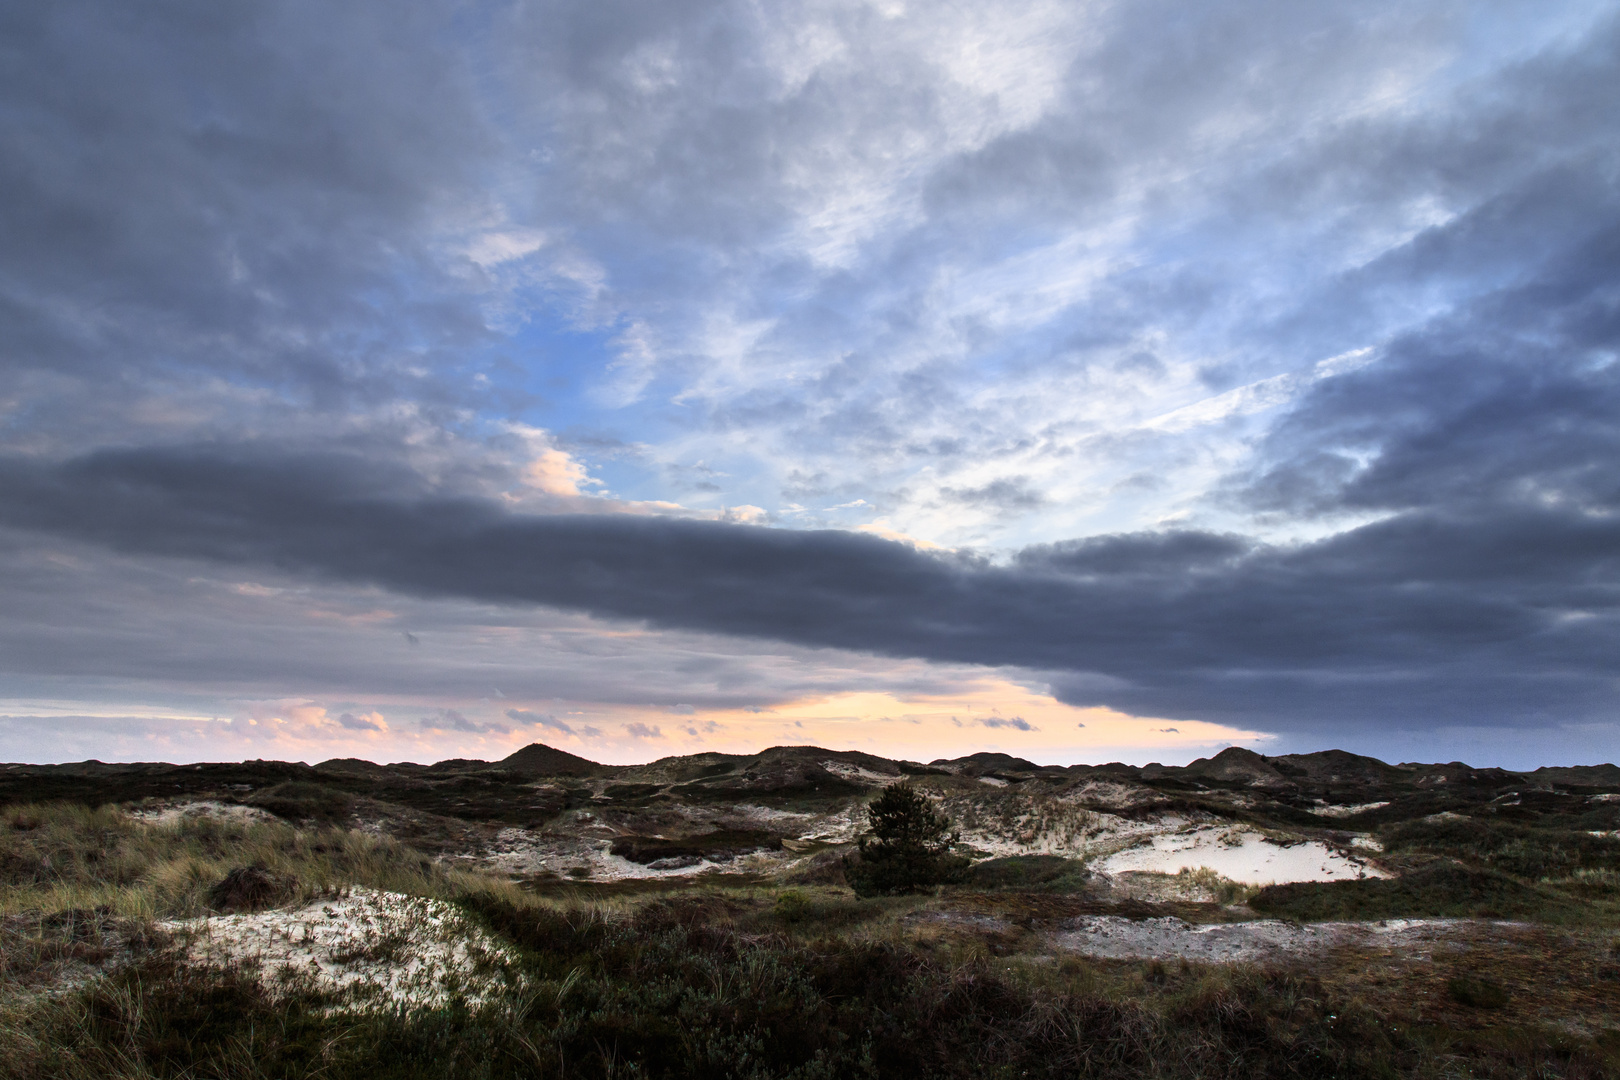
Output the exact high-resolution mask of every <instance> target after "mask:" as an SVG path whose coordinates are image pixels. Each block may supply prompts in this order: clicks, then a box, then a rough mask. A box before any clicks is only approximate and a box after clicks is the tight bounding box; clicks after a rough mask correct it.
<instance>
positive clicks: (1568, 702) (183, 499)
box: [0, 448, 1620, 728]
mask: <svg viewBox="0 0 1620 1080" xmlns="http://www.w3.org/2000/svg"><path fill="white" fill-rule="evenodd" d="M312 467H315V465H314V463H311V462H308V461H303V460H276V459H268V460H258V461H247V460H237V461H229V460H226V456H224V455H221V454H220V452H219V450H218V448H208V450H207V452H206V453H198V452H194V451H186V450H183V449H171V450H167V451H161V452H159V451H106V452H102V453H99V454H96V455H92V456H90V457H86V458H81V459H76V460H74V461H70V462H66V463H62V464H59V465H55V466H47V465H43V464H41V463H38V462H20V461H17V460H15V459H12V460H9V461H7V462H5V463H4V464H3V466H0V517H3V518H4V520H6V521H7V522H8V523H10V524H12V525H14V526H22V527H27V528H30V529H34V530H41V531H47V532H50V533H54V534H57V535H62V536H69V537H77V538H82V539H85V540H91V541H95V542H99V543H104V544H107V545H109V546H112V547H115V548H117V549H121V550H125V551H139V552H145V553H148V554H162V555H171V556H187V557H193V558H205V559H211V560H220V561H226V562H230V563H250V564H254V565H263V564H268V565H272V566H279V567H283V568H287V569H290V570H298V571H300V572H304V573H309V574H314V575H318V576H320V577H325V578H329V579H334V580H342V581H352V582H371V583H374V584H378V585H383V586H385V587H387V588H391V589H397V590H401V591H403V592H406V593H413V594H418V595H424V596H446V597H455V596H461V597H468V598H474V599H481V600H493V601H497V602H501V603H513V604H531V603H534V604H546V605H555V606H559V607H564V608H574V609H580V610H587V611H591V612H594V613H596V614H599V615H605V616H611V617H618V618H629V619H644V620H647V621H649V622H651V623H654V624H656V625H659V626H664V627H679V628H686V629H698V630H705V631H714V632H720V633H726V634H733V635H742V636H752V637H765V638H773V639H777V640H785V641H789V642H794V643H798V644H802V645H811V646H835V647H840V648H847V649H855V650H866V651H872V652H877V653H880V654H884V655H889V656H920V657H926V658H929V659H935V660H949V661H961V662H968V663H981V664H1016V665H1022V666H1025V667H1033V668H1040V669H1051V670H1054V671H1057V672H1065V671H1067V672H1073V673H1074V674H1075V677H1076V679H1075V681H1073V682H1065V681H1064V680H1063V679H1061V678H1060V679H1058V680H1057V681H1056V683H1055V685H1056V686H1057V688H1058V690H1059V692H1060V694H1063V695H1065V696H1068V697H1070V698H1071V699H1074V700H1084V701H1085V702H1086V703H1097V702H1102V703H1106V704H1113V705H1117V706H1119V707H1122V708H1128V709H1130V710H1131V711H1135V712H1138V713H1142V712H1147V713H1154V714H1158V715H1171V716H1195V715H1196V716H1203V717H1206V718H1211V717H1215V716H1220V717H1221V718H1223V719H1224V718H1228V717H1234V716H1241V717H1243V718H1244V719H1245V722H1248V723H1260V724H1263V725H1276V726H1282V727H1285V728H1287V727H1296V728H1297V727H1310V726H1313V725H1315V724H1317V723H1320V722H1324V721H1325V720H1326V719H1327V718H1330V717H1331V718H1332V720H1333V722H1335V723H1337V722H1341V721H1342V720H1343V718H1345V717H1346V716H1351V715H1354V716H1356V717H1359V718H1360V721H1359V722H1362V723H1366V724H1370V725H1378V724H1384V723H1388V724H1406V723H1411V722H1413V721H1414V720H1417V719H1420V718H1433V717H1434V716H1435V715H1436V713H1435V712H1434V710H1437V709H1439V710H1446V711H1447V714H1448V715H1460V714H1463V713H1466V714H1467V715H1468V716H1470V717H1471V718H1472V719H1474V720H1476V721H1478V722H1507V721H1509V720H1514V721H1517V720H1522V719H1524V718H1525V717H1527V716H1532V715H1534V716H1540V715H1543V714H1544V711H1545V709H1546V707H1547V702H1549V701H1556V702H1557V703H1558V705H1559V707H1561V708H1563V709H1565V710H1567V711H1568V712H1569V713H1570V714H1571V715H1579V714H1582V713H1583V712H1589V711H1590V710H1592V709H1593V708H1595V707H1597V706H1598V705H1599V704H1600V703H1601V701H1602V700H1603V695H1604V693H1605V691H1604V690H1603V688H1604V687H1606V686H1608V685H1609V684H1610V682H1611V680H1612V679H1613V678H1614V677H1615V675H1616V674H1617V671H1616V661H1615V659H1614V658H1615V657H1616V656H1617V655H1620V652H1617V651H1616V650H1615V649H1614V645H1615V644H1616V643H1617V642H1616V625H1617V624H1616V621H1615V607H1616V604H1617V602H1620V590H1617V588H1616V580H1617V574H1620V564H1617V560H1620V555H1617V552H1620V523H1617V521H1616V520H1614V519H1612V518H1608V517H1603V516H1594V515H1592V514H1589V513H1587V512H1585V511H1584V510H1582V509H1578V508H1562V507H1558V506H1556V505H1555V506H1547V505H1540V504H1536V503H1534V502H1529V503H1521V504H1514V505H1493V506H1491V507H1489V508H1488V512H1482V511H1480V510H1478V509H1477V508H1475V509H1469V508H1466V507H1460V508H1455V509H1443V508H1433V509H1426V510H1422V511H1411V512H1408V513H1405V514H1401V515H1398V516H1396V517H1393V518H1390V519H1388V520H1384V521H1380V522H1376V523H1374V524H1370V525H1366V526H1362V527H1360V528H1357V529H1353V530H1350V531H1348V532H1345V533H1341V534H1339V535H1336V536H1333V537H1331V538H1329V539H1326V540H1322V541H1318V542H1316V543H1312V544H1305V545H1300V546H1296V547H1257V548H1252V549H1249V550H1247V552H1246V553H1244V549H1243V546H1242V545H1241V544H1240V543H1238V542H1236V541H1233V540H1232V539H1231V538H1229V537H1221V536H1207V537H1196V536H1194V537H1188V536H1171V537H1158V536H1153V535H1148V536H1137V537H1115V538H1110V539H1107V540H1092V541H1089V542H1085V543H1082V544H1079V545H1073V546H1072V548H1073V550H1069V549H1064V548H1062V547H1060V548H1059V549H1058V550H1057V551H1056V552H1055V553H1054V551H1053V550H1051V549H1042V550H1039V551H1037V552H1035V553H1033V554H1031V555H1028V556H1027V557H1026V558H1024V559H1023V560H1020V561H1018V562H1015V563H1014V564H1013V565H1011V566H1007V567H996V566H992V565H989V564H987V563H984V562H976V561H974V560H971V559H964V558H960V557H940V556H936V555H929V554H925V553H922V552H918V551H915V550H913V549H911V548H910V547H907V546H905V545H901V544H894V543H888V542H885V541H881V540H877V539H874V538H870V537H866V536H862V535H856V534H850V533H841V532H790V531H786V530H774V529H763V528H752V527H746V526H733V525H725V524H722V523H717V522H701V521H690V520H677V519H660V518H647V517H632V516H608V515H595V516H585V517H579V516H549V517H529V516H521V515H515V514H512V513H510V512H508V511H506V510H504V509H502V508H501V507H499V506H498V505H496V504H493V503H486V502H481V501H478V500H472V499H466V500H443V499H415V498H409V497H406V498H400V499H388V498H385V497H381V496H380V495H379V494H377V493H375V492H371V491H369V490H367V489H365V487H364V486H363V485H359V484H349V483H348V482H347V481H346V480H345V478H344V477H345V469H344V467H343V464H342V462H341V461H331V462H327V463H325V464H324V465H323V466H320V472H321V477H320V479H319V481H318V482H317V481H316V480H315V479H313V478H308V477H306V476H305V475H304V473H305V472H306V470H308V469H310V468H312ZM337 492H347V494H335V493H337ZM1064 555H1069V556H1070V561H1069V562H1068V563H1065V562H1064V561H1063V557H1064ZM1212 557H1214V560H1215V561H1214V563H1213V564H1212V562H1211V559H1212ZM1088 559H1089V560H1090V562H1089V563H1088V561H1087V560H1088ZM1212 565H1214V566H1215V567H1216V568H1215V569H1211V568H1210V567H1211V566H1212ZM1076 566H1078V567H1079V568H1080V569H1081V571H1082V572H1080V573H1076V572H1075V568H1076ZM1110 567H1113V568H1120V569H1121V571H1122V572H1109V568H1110ZM1189 570H1191V571H1193V572H1190V573H1189V572H1188V571H1189ZM1097 674H1101V675H1105V676H1108V677H1110V678H1113V679H1116V680H1119V681H1118V683H1116V684H1111V685H1101V684H1099V683H1097V682H1095V681H1093V677H1094V676H1095V675H1097ZM1077 695H1084V697H1083V698H1081V697H1078V696H1077ZM1448 701H1450V702H1451V704H1449V705H1448V704H1447V702H1448Z"/></svg>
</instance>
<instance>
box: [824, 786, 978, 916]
mask: <svg viewBox="0 0 1620 1080" xmlns="http://www.w3.org/2000/svg"><path fill="white" fill-rule="evenodd" d="M866 816H867V822H868V824H869V826H870V828H871V833H870V834H869V835H867V836H863V837H862V838H861V840H860V844H859V849H860V850H859V853H858V854H857V855H856V856H855V857H854V858H852V859H850V860H849V861H848V862H846V863H845V865H844V873H845V875H846V876H847V877H848V878H849V883H850V885H851V886H852V887H853V888H854V889H855V893H856V895H858V896H902V895H904V894H906V893H912V892H920V891H922V890H923V889H929V888H932V887H934V886H935V885H943V884H946V883H949V882H952V881H957V880H960V879H961V877H962V875H963V874H964V873H965V871H966V869H967V860H966V859H963V858H961V857H960V856H955V855H952V854H950V851H951V848H953V847H954V846H955V845H956V843H957V841H958V840H959V839H960V835H959V834H957V833H954V832H952V831H951V822H950V819H949V818H947V817H946V816H945V815H944V814H942V813H940V812H938V811H937V810H935V809H934V807H933V804H932V803H930V802H929V801H928V797H927V796H926V795H924V794H922V792H920V791H918V790H916V789H915V788H913V787H912V786H911V785H910V784H909V783H908V782H906V781H904V780H902V781H900V782H899V783H895V784H890V785H889V786H888V787H886V788H884V789H883V793H882V794H881V795H879V796H878V797H877V798H876V799H873V800H872V801H871V802H870V803H869V804H867V808H866Z"/></svg>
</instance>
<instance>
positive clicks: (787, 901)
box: [772, 889, 810, 924]
mask: <svg viewBox="0 0 1620 1080" xmlns="http://www.w3.org/2000/svg"><path fill="white" fill-rule="evenodd" d="M772 910H773V911H774V913H775V915H776V917H777V918H778V919H781V920H782V921H783V922H785V923H789V924H792V923H798V922H803V921H804V918H805V916H806V915H808V914H809V913H810V898H809V897H808V896H806V895H805V894H804V893H802V892H800V891H799V890H798V889H788V890H786V891H785V892H783V893H781V894H780V895H778V896H777V898H776V904H775V905H774V907H773V908H772Z"/></svg>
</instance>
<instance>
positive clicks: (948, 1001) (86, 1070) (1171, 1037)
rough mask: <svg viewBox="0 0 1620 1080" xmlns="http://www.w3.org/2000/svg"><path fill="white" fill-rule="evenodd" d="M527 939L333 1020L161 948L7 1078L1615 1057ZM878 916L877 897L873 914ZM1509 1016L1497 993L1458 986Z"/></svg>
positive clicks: (698, 921)
mask: <svg viewBox="0 0 1620 1080" xmlns="http://www.w3.org/2000/svg"><path fill="white" fill-rule="evenodd" d="M464 903H465V904H466V906H467V908H468V909H469V910H470V911H471V912H473V913H474V914H475V916H476V917H477V918H478V919H479V920H480V921H482V922H483V924H484V925H485V926H487V927H488V928H490V929H491V930H493V931H494V932H496V933H498V934H499V935H500V936H501V937H503V938H504V939H505V940H507V941H509V942H511V943H513V945H514V946H515V947H516V949H517V950H518V952H519V954H520V957H521V964H522V966H523V968H524V970H525V972H526V974H527V975H528V978H529V980H530V982H529V989H528V991H527V992H526V993H525V994H524V995H523V996H522V997H521V999H520V1000H513V1001H510V1002H504V1003H501V1004H499V1005H497V1006H491V1007H485V1008H470V1007H468V1006H466V1005H457V1004H452V1005H450V1006H448V1007H445V1008H441V1009H434V1010H418V1011H414V1012H405V1011H381V1012H370V1013H364V1014H343V1013H329V1012H326V1011H325V1010H324V1004H325V1002H324V1000H323V999H322V998H320V997H319V996H308V995H305V996H293V997H286V998H279V999H278V998H275V997H272V996H270V995H269V994H267V993H266V991H265V990H264V989H263V988H262V986H261V984H259V983H258V982H256V981H255V980H253V979H251V978H249V977H247V976H246V975H244V974H243V973H240V972H230V971H203V970H198V969H188V968H183V967H179V966H177V965H176V964H175V963H174V962H173V959H172V958H171V957H170V956H169V955H168V954H166V953H164V952H163V951H162V950H160V949H153V950H148V951H147V952H145V953H144V954H143V956H142V959H140V960H139V961H138V962H137V963H135V964H132V965H130V966H128V967H125V968H123V969H121V970H120V971H118V972H117V973H116V974H114V975H113V976H112V977H111V978H109V979H107V980H105V981H103V982H101V983H99V984H95V985H93V986H90V987H87V988H86V989H84V990H82V991H80V992H78V993H76V994H73V995H70V996H68V997H66V998H58V999H48V1000H42V1001H41V1002H40V1003H38V1004H37V1005H36V1007H35V1008H33V1009H32V1010H30V1011H27V1012H25V1013H17V1012H15V1011H13V1012H11V1013H8V1014H6V1017H5V1022H6V1023H8V1024H9V1025H10V1027H9V1028H8V1029H7V1030H6V1031H5V1033H4V1034H5V1035H6V1036H7V1038H6V1039H5V1040H4V1042H3V1046H0V1069H4V1070H5V1074H6V1075H10V1076H19V1077H21V1076H30V1077H91V1076H96V1077H136V1076H140V1077H166V1078H167V1077H172V1078H176V1080H178V1078H181V1077H194V1076H207V1077H218V1078H221V1080H236V1078H244V1080H245V1078H255V1080H257V1078H266V1077H278V1078H279V1077H287V1078H314V1077H325V1078H330V1080H344V1078H349V1077H365V1078H366V1080H393V1078H401V1080H403V1078H407V1077H408V1078H412V1080H415V1078H432V1077H445V1078H451V1077H454V1078H458V1080H459V1078H463V1077H466V1078H473V1080H481V1078H506V1077H512V1078H516V1077H558V1078H562V1077H570V1078H572V1077H578V1078H605V1077H613V1076H645V1077H690V1078H709V1077H726V1076H732V1077H750V1078H755V1080H766V1078H811V1077H829V1078H831V1077H894V1078H912V1077H917V1078H922V1077H939V1078H958V1077H959V1078H963V1080H966V1078H980V1077H1002V1076H1006V1077H1037V1078H1038V1077H1098V1078H1103V1077H1110V1078H1112V1077H1118V1078H1127V1077H1129V1078H1136V1077H1143V1078H1146V1077H1153V1078H1180V1077H1185V1078H1189V1080H1191V1078H1200V1080H1204V1078H1231V1080H1238V1078H1242V1080H1248V1078H1251V1077H1259V1078H1270V1077H1276V1078H1284V1077H1286V1078H1300V1080H1304V1078H1315V1077H1322V1078H1327V1077H1386V1076H1432V1077H1436V1078H1438V1077H1444V1076H1465V1075H1466V1076H1482V1077H1530V1076H1535V1077H1567V1078H1571V1080H1574V1078H1583V1080H1584V1078H1592V1080H1596V1078H1598V1077H1603V1076H1610V1075H1613V1072H1612V1070H1613V1069H1614V1068H1615V1066H1616V1065H1617V1064H1620V1060H1617V1059H1616V1055H1615V1051H1616V1047H1614V1046H1612V1045H1608V1044H1605V1043H1603V1042H1601V1041H1599V1042H1594V1041H1592V1040H1584V1039H1580V1038H1575V1037H1571V1036H1569V1035H1567V1034H1563V1033H1560V1032H1559V1031H1557V1030H1556V1029H1551V1028H1535V1027H1532V1028H1519V1029H1515V1030H1513V1031H1511V1032H1508V1033H1504V1032H1502V1031H1500V1030H1496V1029H1489V1030H1486V1029H1480V1030H1465V1029H1462V1028H1457V1027H1452V1026H1446V1025H1435V1024H1428V1025H1424V1024H1417V1025H1413V1024H1412V1023H1411V1021H1410V1019H1409V1018H1408V1017H1407V1016H1405V1015H1403V1014H1401V1013H1399V1012H1394V1011H1391V1010H1390V1009H1388V1008H1387V1002H1384V1003H1381V1004H1383V1005H1384V1006H1386V1007H1383V1008H1379V1007H1374V1005H1373V1004H1372V1003H1370V1002H1368V1001H1366V1000H1363V999H1361V998H1358V997H1356V996H1353V995H1346V994H1345V993H1344V992H1343V991H1342V990H1339V989H1336V988H1335V987H1334V986H1332V985H1331V984H1329V983H1327V982H1324V981H1323V980H1322V979H1321V978H1319V977H1317V976H1313V975H1309V974H1305V973H1300V972H1288V971H1282V970H1267V969H1264V968H1256V967H1236V968H1210V967H1202V966H1197V965H1188V964H1185V963H1182V964H1167V963H1159V962H1149V963H1125V962H1114V963H1109V962H1103V961H1085V960H1080V959H1073V960H1067V961H1064V962H1063V964H1062V965H1060V966H1058V967H1056V968H1048V969H1044V970H1042V969H1032V968H1029V967H1028V966H1018V965H1011V964H1008V963H1006V962H1003V961H999V960H996V959H993V958H991V957H989V956H987V955H985V954H984V953H983V952H979V951H974V950H973V949H971V948H958V949H952V948H949V947H945V946H940V945H935V946H932V947H925V946H923V945H908V944H905V943H900V942H885V941H872V940H867V941H860V940H853V939H849V938H844V937H839V936H837V935H834V934H830V933H827V932H825V931H823V932H820V933H814V934H805V933H798V932H792V931H789V930H773V929H772V927H771V923H772V922H773V921H780V919H781V918H782V916H781V914H780V912H779V911H776V910H774V909H763V910H762V909H760V908H759V907H758V906H757V905H752V906H751V905H749V904H747V903H745V902H742V901H739V900H735V899H728V898H727V897H725V896H723V895H719V894H711V895H688V896H685V897H681V898H677V899H671V900H656V901H652V902H649V903H646V904H644V905H642V906H640V907H639V908H638V909H636V910H635V911H634V912H633V913H632V914H631V915H629V916H628V917H626V918H617V919H610V918H604V917H602V916H601V914H600V913H599V912H597V911H595V910H593V909H591V908H589V907H574V908H544V907H541V908H537V907H533V906H528V905H524V904H517V903H513V902H511V901H509V900H505V899H501V898H497V897H493V896H489V895H480V894H474V895H471V896H469V897H468V898H467V899H466V900H465V901H464ZM879 903H881V902H874V901H867V902H864V906H866V907H868V908H871V907H873V906H874V905H876V904H879ZM1450 992H1451V996H1452V999H1453V1003H1454V1007H1456V1008H1459V1009H1461V1010H1463V1012H1464V1013H1467V1014H1475V1013H1487V1012H1488V1013H1490V1014H1491V1015H1496V1014H1497V1013H1499V1012H1500V1011H1501V1010H1502V1008H1503V1006H1504V1005H1505V1004H1507V998H1506V993H1505V991H1504V990H1502V988H1501V987H1500V986H1496V985H1494V984H1491V983H1489V982H1484V981H1481V980H1478V979H1475V980H1472V981H1469V980H1467V979H1456V980H1453V981H1452V984H1451V991H1450Z"/></svg>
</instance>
